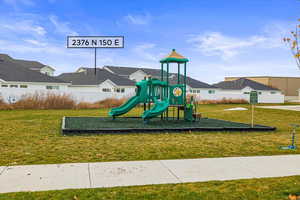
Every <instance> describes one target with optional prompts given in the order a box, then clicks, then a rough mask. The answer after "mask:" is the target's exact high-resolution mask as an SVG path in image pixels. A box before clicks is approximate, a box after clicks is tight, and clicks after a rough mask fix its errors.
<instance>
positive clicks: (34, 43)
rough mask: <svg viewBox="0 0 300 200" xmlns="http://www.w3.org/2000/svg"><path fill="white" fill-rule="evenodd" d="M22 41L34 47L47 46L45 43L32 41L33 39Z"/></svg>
mask: <svg viewBox="0 0 300 200" xmlns="http://www.w3.org/2000/svg"><path fill="white" fill-rule="evenodd" d="M24 41H25V42H27V43H29V44H33V45H36V46H46V45H47V43H45V42H41V41H38V40H33V39H26V40H24Z"/></svg>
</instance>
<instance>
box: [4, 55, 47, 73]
mask: <svg viewBox="0 0 300 200" xmlns="http://www.w3.org/2000/svg"><path fill="white" fill-rule="evenodd" d="M0 59H2V60H7V61H10V62H13V63H16V64H18V65H20V66H23V67H25V68H28V69H30V70H40V69H41V68H43V67H46V66H47V65H44V64H42V63H40V62H37V61H30V60H20V59H14V58H12V57H10V56H9V55H7V54H0ZM47 67H50V66H47ZM50 68H52V67H50ZM52 69H53V68H52Z"/></svg>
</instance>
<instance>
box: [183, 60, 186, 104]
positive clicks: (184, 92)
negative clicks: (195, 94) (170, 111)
mask: <svg viewBox="0 0 300 200" xmlns="http://www.w3.org/2000/svg"><path fill="white" fill-rule="evenodd" d="M183 94H184V104H185V105H186V62H184V91H183Z"/></svg>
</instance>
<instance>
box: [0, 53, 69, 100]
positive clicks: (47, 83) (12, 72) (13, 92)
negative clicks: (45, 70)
mask: <svg viewBox="0 0 300 200" xmlns="http://www.w3.org/2000/svg"><path fill="white" fill-rule="evenodd" d="M68 85H69V83H67V82H65V81H62V80H59V79H56V78H54V77H51V76H48V75H45V74H42V73H40V72H38V71H34V70H29V69H27V68H25V67H24V66H22V65H19V64H17V63H15V62H11V61H9V60H6V59H3V58H0V97H1V98H2V99H3V100H4V101H5V102H8V103H13V102H16V101H17V100H19V99H20V98H21V97H22V96H23V95H28V94H34V93H37V92H38V93H48V92H55V93H65V92H67V90H68Z"/></svg>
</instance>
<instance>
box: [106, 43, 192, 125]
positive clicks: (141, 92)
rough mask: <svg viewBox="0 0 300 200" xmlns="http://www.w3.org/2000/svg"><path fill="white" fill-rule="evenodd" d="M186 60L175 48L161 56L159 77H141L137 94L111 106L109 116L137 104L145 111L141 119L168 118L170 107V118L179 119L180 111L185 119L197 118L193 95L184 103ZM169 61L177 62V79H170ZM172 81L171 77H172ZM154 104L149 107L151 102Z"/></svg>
mask: <svg viewBox="0 0 300 200" xmlns="http://www.w3.org/2000/svg"><path fill="white" fill-rule="evenodd" d="M188 61H189V60H188V59H187V58H185V57H183V56H182V55H180V54H178V53H177V52H176V51H175V49H173V50H172V52H171V53H170V54H169V55H168V56H167V57H166V58H164V59H162V60H160V63H161V78H160V80H158V79H152V78H151V77H148V79H145V80H142V81H140V82H138V83H136V87H137V92H136V95H135V96H133V97H131V98H130V99H129V100H128V101H127V102H126V103H124V104H123V105H121V106H120V107H117V108H113V109H111V111H110V112H109V116H111V117H113V119H115V118H116V117H117V116H120V115H123V114H125V113H127V112H129V111H130V110H131V109H133V108H134V107H136V106H137V105H139V104H144V112H143V114H142V116H141V117H142V119H143V120H144V122H148V121H149V120H150V119H151V118H154V117H158V116H160V117H161V119H162V120H163V119H166V120H168V119H169V108H170V107H172V108H173V111H174V109H176V108H177V112H176V114H175V115H176V116H174V113H175V112H173V119H177V120H180V119H182V117H181V114H180V113H181V112H180V111H183V119H184V120H186V121H194V120H195V119H196V117H195V116H196V106H195V105H194V102H193V98H192V97H191V99H190V102H189V103H187V98H186V65H187V62H188ZM170 64H175V65H177V74H173V75H175V76H176V78H177V80H175V82H174V81H172V83H171V82H170V71H169V70H170ZM182 67H183V75H181V68H182ZM172 80H173V79H172ZM152 104H153V106H152V107H151V105H152Z"/></svg>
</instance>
